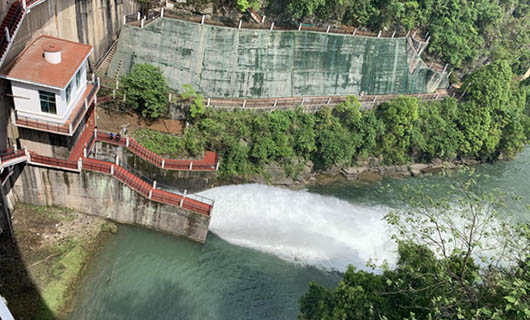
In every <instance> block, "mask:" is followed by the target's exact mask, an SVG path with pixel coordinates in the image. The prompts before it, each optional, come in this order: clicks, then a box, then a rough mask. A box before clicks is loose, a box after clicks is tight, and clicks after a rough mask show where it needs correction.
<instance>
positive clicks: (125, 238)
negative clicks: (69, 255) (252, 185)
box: [70, 226, 339, 320]
mask: <svg viewBox="0 0 530 320" xmlns="http://www.w3.org/2000/svg"><path fill="white" fill-rule="evenodd" d="M311 280H314V281H317V282H319V283H323V284H325V285H327V286H330V287H331V286H335V285H336V284H337V282H338V280H339V275H338V274H335V273H331V274H330V273H328V272H323V271H322V270H319V269H317V268H313V267H308V266H301V265H296V264H293V263H289V262H287V261H284V260H281V259H278V258H276V257H274V256H271V255H268V254H263V253H261V252H259V251H256V250H253V249H248V248H243V247H239V246H234V245H231V244H230V243H228V242H226V241H224V240H222V239H221V238H219V237H218V236H216V235H215V234H213V233H210V234H209V235H208V240H207V242H206V244H204V245H199V244H196V243H192V242H189V241H186V240H182V239H176V238H174V237H172V236H168V235H163V234H158V233H156V232H152V231H149V230H145V229H141V228H136V227H131V226H121V227H120V232H119V233H118V235H117V236H116V238H115V239H114V240H113V241H112V242H110V243H109V244H107V246H106V247H105V248H104V250H103V251H102V252H101V253H100V255H99V257H98V260H97V261H95V263H94V264H93V265H92V266H91V267H90V269H89V270H88V271H87V273H86V276H85V278H84V279H83V281H82V282H83V283H82V285H81V288H80V291H79V292H78V294H77V296H76V299H75V300H76V302H75V308H74V312H73V313H72V314H71V315H70V319H76V320H82V319H102V318H105V319H125V318H126V319H146V318H147V319H155V318H156V319H189V320H194V319H201V320H203V319H205V320H208V319H230V320H238V319H275V320H276V319H278V320H281V319H295V318H296V316H297V315H298V304H297V301H298V299H299V298H300V296H301V295H303V294H304V293H305V292H306V291H307V290H308V284H309V282H310V281H311Z"/></svg>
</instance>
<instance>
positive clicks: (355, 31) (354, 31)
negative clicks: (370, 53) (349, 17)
mask: <svg viewBox="0 0 530 320" xmlns="http://www.w3.org/2000/svg"><path fill="white" fill-rule="evenodd" d="M356 33H357V28H355V29H353V34H352V36H354V37H355V34H356Z"/></svg>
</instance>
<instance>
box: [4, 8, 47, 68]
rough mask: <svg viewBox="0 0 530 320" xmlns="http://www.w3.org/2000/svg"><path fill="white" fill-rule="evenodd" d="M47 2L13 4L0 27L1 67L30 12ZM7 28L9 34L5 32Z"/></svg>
mask: <svg viewBox="0 0 530 320" xmlns="http://www.w3.org/2000/svg"><path fill="white" fill-rule="evenodd" d="M44 1H46V0H17V1H15V2H13V3H12V4H11V6H10V7H9V10H8V11H7V14H6V16H5V17H4V20H3V21H2V25H1V26H0V34H1V35H0V66H1V65H2V64H3V63H4V60H5V58H6V57H7V53H8V52H9V49H10V48H11V44H12V43H13V41H14V39H15V37H16V35H17V33H18V29H19V28H20V25H21V24H22V21H23V20H24V17H25V16H26V13H28V12H29V10H30V9H31V8H33V7H35V6H37V5H39V4H41V3H43V2H44ZM6 28H7V32H6V31H5V30H6Z"/></svg>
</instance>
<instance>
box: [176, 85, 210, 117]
mask: <svg viewBox="0 0 530 320" xmlns="http://www.w3.org/2000/svg"><path fill="white" fill-rule="evenodd" d="M182 87H183V89H184V91H183V92H182V94H181V96H182V98H183V99H187V100H190V101H191V103H190V105H189V108H188V109H187V117H188V119H191V120H192V121H195V120H198V119H199V118H201V117H202V116H203V115H204V113H205V112H206V106H205V105H204V99H203V97H202V96H201V95H200V94H198V93H197V91H195V89H193V87H192V86H191V84H185V85H183V86H182Z"/></svg>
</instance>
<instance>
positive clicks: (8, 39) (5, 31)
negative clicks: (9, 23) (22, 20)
mask: <svg viewBox="0 0 530 320" xmlns="http://www.w3.org/2000/svg"><path fill="white" fill-rule="evenodd" d="M4 33H5V35H6V40H7V42H11V36H10V35H9V29H8V28H7V27H5V29H4Z"/></svg>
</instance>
